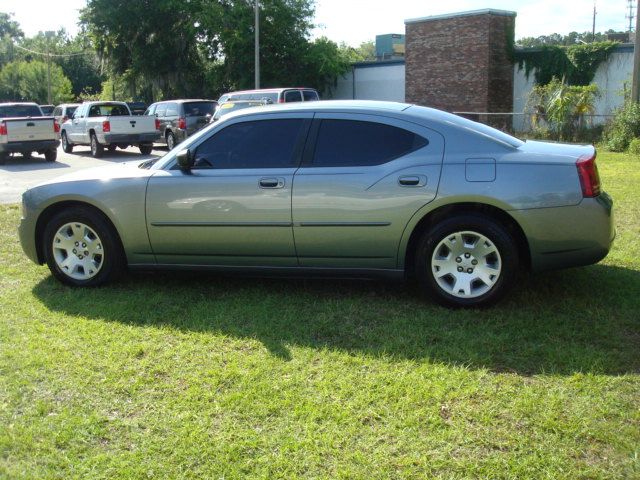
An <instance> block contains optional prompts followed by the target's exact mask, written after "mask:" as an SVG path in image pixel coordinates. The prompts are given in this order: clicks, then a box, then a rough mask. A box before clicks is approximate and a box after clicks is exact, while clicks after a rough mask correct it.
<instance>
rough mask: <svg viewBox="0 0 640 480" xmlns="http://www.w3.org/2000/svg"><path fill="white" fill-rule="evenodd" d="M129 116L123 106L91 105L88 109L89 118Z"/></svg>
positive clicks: (108, 104)
mask: <svg viewBox="0 0 640 480" xmlns="http://www.w3.org/2000/svg"><path fill="white" fill-rule="evenodd" d="M124 115H130V113H129V110H128V109H127V107H125V106H124V105H118V104H110V103H106V104H103V105H91V108H89V116H90V117H121V116H124Z"/></svg>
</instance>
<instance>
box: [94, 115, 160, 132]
mask: <svg viewBox="0 0 640 480" xmlns="http://www.w3.org/2000/svg"><path fill="white" fill-rule="evenodd" d="M106 119H107V120H109V124H110V127H111V133H122V134H132V133H153V132H155V131H156V119H155V117H153V116H150V115H127V116H119V115H118V116H111V117H106Z"/></svg>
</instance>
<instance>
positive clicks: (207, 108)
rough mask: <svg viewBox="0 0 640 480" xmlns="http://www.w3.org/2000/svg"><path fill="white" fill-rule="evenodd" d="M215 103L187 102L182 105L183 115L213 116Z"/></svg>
mask: <svg viewBox="0 0 640 480" xmlns="http://www.w3.org/2000/svg"><path fill="white" fill-rule="evenodd" d="M215 109H216V102H188V103H185V104H184V114H185V116H187V117H204V116H205V115H213V112H214V110H215Z"/></svg>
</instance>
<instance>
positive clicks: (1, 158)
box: [0, 152, 9, 165]
mask: <svg viewBox="0 0 640 480" xmlns="http://www.w3.org/2000/svg"><path fill="white" fill-rule="evenodd" d="M7 160H9V154H8V153H4V152H0V165H4V164H5V163H7Z"/></svg>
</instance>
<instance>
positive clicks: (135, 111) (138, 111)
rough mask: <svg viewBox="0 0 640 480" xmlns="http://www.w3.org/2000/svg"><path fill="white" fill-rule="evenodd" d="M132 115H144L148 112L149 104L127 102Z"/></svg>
mask: <svg viewBox="0 0 640 480" xmlns="http://www.w3.org/2000/svg"><path fill="white" fill-rule="evenodd" d="M127 106H128V107H129V110H131V114H132V115H144V112H145V111H146V110H147V104H146V103H144V102H127Z"/></svg>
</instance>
